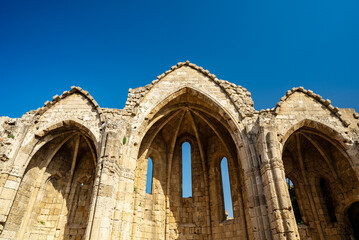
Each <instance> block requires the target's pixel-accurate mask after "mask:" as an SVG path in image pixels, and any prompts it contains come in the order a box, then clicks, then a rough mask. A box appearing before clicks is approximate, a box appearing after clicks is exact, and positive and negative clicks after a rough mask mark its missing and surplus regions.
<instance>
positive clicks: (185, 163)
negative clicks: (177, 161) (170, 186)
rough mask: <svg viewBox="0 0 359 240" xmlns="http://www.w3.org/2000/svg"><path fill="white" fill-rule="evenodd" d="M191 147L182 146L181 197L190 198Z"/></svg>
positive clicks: (187, 144) (185, 144)
mask: <svg viewBox="0 0 359 240" xmlns="http://www.w3.org/2000/svg"><path fill="white" fill-rule="evenodd" d="M191 168H192V167H191V145H190V144H189V143H188V142H184V143H183V144H182V197H184V198H186V197H192V169H191Z"/></svg>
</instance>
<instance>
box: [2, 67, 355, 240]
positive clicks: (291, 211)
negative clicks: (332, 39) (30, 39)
mask: <svg viewBox="0 0 359 240" xmlns="http://www.w3.org/2000/svg"><path fill="white" fill-rule="evenodd" d="M184 142H188V143H189V144H190V146H191V171H192V196H191V197H182V147H181V146H182V144H183V143H184ZM358 145H359V114H358V113H356V112H355V111H354V109H339V108H336V107H333V106H332V105H331V102H330V100H325V99H322V97H321V96H319V95H317V94H315V93H313V92H312V91H310V90H305V89H304V88H302V87H300V88H293V89H292V90H290V91H288V92H287V93H286V94H285V96H284V97H282V98H281V99H280V101H279V102H278V104H277V105H276V107H275V108H273V109H267V110H261V111H256V110H255V109H254V107H253V100H252V98H251V94H250V93H249V92H248V91H247V90H246V89H245V88H243V87H241V86H237V85H235V84H233V83H230V82H228V81H224V80H219V79H218V78H217V77H216V76H215V75H213V74H211V73H209V71H207V70H204V69H203V68H201V67H198V66H196V65H194V64H192V63H189V62H183V63H178V64H177V65H176V66H173V67H172V68H171V70H169V71H167V72H165V73H164V74H162V75H160V76H158V77H157V79H156V80H154V81H153V82H152V83H150V84H149V85H146V86H144V87H139V88H136V89H130V90H129V94H128V100H127V102H126V106H125V108H124V109H108V108H101V107H100V106H99V105H98V104H97V102H96V101H95V100H94V99H93V98H92V97H91V95H90V94H89V93H88V92H87V91H84V90H82V89H81V88H79V87H72V88H71V90H70V91H66V92H64V93H63V94H61V95H60V96H58V95H56V96H54V99H53V100H52V101H48V102H46V103H45V106H43V107H42V108H39V109H38V110H36V111H30V112H28V113H26V114H25V115H24V116H23V117H21V118H18V119H11V118H8V117H0V170H1V176H0V239H320V240H324V239H333V240H334V239H359V237H358V234H359V232H358V231H359V230H358V229H359V226H358V222H359V220H358V218H359V181H358V180H359V149H358ZM223 157H225V158H226V159H227V161H228V171H229V180H230V189H231V198H232V205H233V218H228V216H227V214H226V211H225V205H224V195H223V186H222V176H221V165H220V163H221V160H222V159H223ZM149 158H151V160H152V161H153V178H152V192H151V193H146V191H145V189H146V181H147V175H146V174H147V166H148V159H149Z"/></svg>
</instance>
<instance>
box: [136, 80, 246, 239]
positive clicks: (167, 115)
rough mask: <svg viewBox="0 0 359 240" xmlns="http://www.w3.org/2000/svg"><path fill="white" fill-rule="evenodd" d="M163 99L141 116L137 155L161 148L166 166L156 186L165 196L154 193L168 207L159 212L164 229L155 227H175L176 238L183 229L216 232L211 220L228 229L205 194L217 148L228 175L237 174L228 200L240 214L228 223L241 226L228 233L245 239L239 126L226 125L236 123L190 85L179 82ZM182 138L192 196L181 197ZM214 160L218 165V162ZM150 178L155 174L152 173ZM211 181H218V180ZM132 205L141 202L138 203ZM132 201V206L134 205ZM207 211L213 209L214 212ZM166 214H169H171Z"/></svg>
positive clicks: (205, 235) (207, 189)
mask: <svg viewBox="0 0 359 240" xmlns="http://www.w3.org/2000/svg"><path fill="white" fill-rule="evenodd" d="M168 99H169V100H168V101H167V100H165V101H162V102H161V103H160V104H159V105H157V106H156V107H155V108H153V109H152V110H151V111H150V116H148V117H147V118H146V119H148V121H147V123H146V125H144V128H142V127H141V128H140V131H141V132H142V133H143V137H142V139H141V141H140V142H141V144H140V146H139V154H138V157H139V159H145V158H146V156H147V154H148V153H149V152H150V151H151V149H157V150H160V152H162V153H161V154H162V156H163V157H162V158H163V159H164V162H162V163H161V164H162V165H163V166H162V169H163V167H164V168H165V169H166V171H165V181H161V185H162V187H161V188H162V189H165V191H164V196H158V195H157V196H156V193H154V194H153V198H155V197H158V198H161V199H163V200H164V201H163V202H162V203H158V205H160V206H161V207H162V208H164V209H165V208H169V209H170V212H168V213H166V211H164V213H166V214H165V215H164V216H162V217H163V218H165V229H164V231H163V230H162V229H161V227H160V226H158V227H156V229H155V231H156V232H164V234H165V235H166V234H171V232H170V231H169V230H166V229H173V228H175V229H177V233H176V234H177V235H176V236H177V237H185V235H186V234H187V233H188V232H191V231H199V232H198V234H200V236H203V237H205V238H207V237H213V236H215V235H212V233H211V229H212V228H213V225H216V226H218V227H220V228H223V229H227V230H228V231H229V229H232V228H231V227H230V226H228V225H223V224H222V223H221V222H222V221H223V218H222V219H219V218H220V217H219V216H218V215H217V210H216V209H215V208H216V206H215V205H212V203H211V202H212V201H216V200H215V199H211V200H210V198H215V197H214V196H213V195H212V194H209V192H210V191H211V190H210V188H212V187H214V186H210V184H209V177H210V174H209V171H212V170H211V169H209V167H210V166H212V165H213V163H212V162H213V161H218V160H217V159H215V157H214V156H215V155H216V152H220V153H221V154H223V155H225V156H228V159H230V161H231V166H232V167H233V168H232V169H231V171H233V173H232V174H231V175H233V176H236V177H233V179H231V184H232V183H233V188H232V189H233V194H232V195H233V196H235V197H234V199H233V202H234V203H233V204H234V205H235V210H236V211H237V212H236V213H235V215H237V216H239V218H238V220H237V221H233V222H231V223H228V224H230V225H234V226H237V227H236V228H237V229H238V228H240V229H242V228H243V229H242V230H241V231H236V232H235V233H234V232H233V233H232V234H234V236H236V234H240V235H242V236H243V237H245V238H247V234H246V231H247V230H246V229H245V228H244V226H245V221H246V217H245V212H246V210H245V209H244V204H243V202H242V200H241V198H242V194H243V192H242V191H241V190H238V189H240V187H239V186H240V185H241V184H240V182H239V181H240V178H238V177H237V175H238V174H239V172H240V171H241V169H242V167H241V162H240V157H239V152H238V149H239V145H240V144H237V142H239V141H241V140H240V138H238V137H239V136H238V133H239V132H238V130H229V129H231V128H232V129H233V128H235V125H236V124H235V122H234V121H233V120H232V119H231V117H230V115H229V114H228V113H226V111H225V110H224V109H223V108H221V107H220V106H219V105H218V104H217V103H216V102H214V101H213V100H211V98H209V97H208V96H206V95H205V94H202V93H200V92H198V91H197V90H194V89H192V88H189V87H184V88H183V89H180V90H178V91H177V92H175V94H174V95H169V97H168ZM142 129H143V131H142ZM234 139H236V140H234ZM186 141H187V142H189V143H190V144H191V158H192V159H191V161H192V171H193V172H192V174H193V176H192V178H193V179H196V181H194V182H192V189H193V193H192V194H193V197H192V198H182V193H181V192H182V189H181V188H180V186H181V177H180V175H181V169H182V167H181V164H180V163H181V149H182V143H183V142H186ZM162 146H164V148H162ZM216 149H217V151H216ZM139 161H141V160H139ZM218 163H219V165H218V166H220V161H218ZM139 170H140V168H139ZM219 170H220V168H219ZM218 176H219V178H218V177H217V179H219V180H220V174H219V175H218ZM154 178H157V176H155V173H154ZM216 184H220V185H221V180H220V181H218V182H216ZM231 187H232V186H231ZM137 188H141V186H136V189H137ZM221 195H223V193H221ZM139 201H141V194H139V193H138V194H137V196H136V202H137V203H138V202H139ZM142 201H145V202H146V201H147V200H146V198H145V199H144V200H142ZM136 205H137V206H142V203H141V204H139V203H138V204H136ZM136 205H135V211H136V210H137V209H136ZM200 206H201V207H200ZM158 207H159V206H157V208H158ZM154 208H156V206H154ZM212 212H215V216H213V217H212ZM223 212H224V211H223ZM169 216H173V217H171V218H170V217H169ZM134 221H135V222H134V227H133V228H134V229H135V228H136V224H135V223H138V222H141V221H142V222H143V221H144V220H141V219H135V220H134ZM195 226H201V229H203V230H199V229H198V227H197V228H196V227H195ZM196 229H197V230H196ZM133 234H134V235H135V236H138V237H139V236H141V234H142V233H141V232H139V231H138V232H136V231H134V233H133ZM136 234H137V235H136ZM154 234H155V233H154ZM243 234H244V235H243ZM238 236H239V235H238Z"/></svg>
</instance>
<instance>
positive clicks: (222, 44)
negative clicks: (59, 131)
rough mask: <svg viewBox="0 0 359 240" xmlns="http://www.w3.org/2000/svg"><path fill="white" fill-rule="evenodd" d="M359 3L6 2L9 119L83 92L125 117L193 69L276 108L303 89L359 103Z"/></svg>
mask: <svg viewBox="0 0 359 240" xmlns="http://www.w3.org/2000/svg"><path fill="white" fill-rule="evenodd" d="M358 12H359V1H357V0H352V1H334V0H325V1H324V0H322V1H313V0H301V1H299V0H295V1H294V0H289V1H288V0H279V1H225V0H224V1H210V0H206V1H196V0H195V1H193V0H191V1H76V0H75V1H16V0H13V1H1V3H0V34H1V35H0V36H1V37H0V81H1V94H0V116H4V115H5V116H10V117H21V116H22V114H24V113H25V112H27V111H29V110H32V109H37V108H38V107H41V106H42V105H43V103H44V102H45V101H47V100H51V99H52V96H53V95H56V94H61V93H62V92H63V91H65V90H69V89H70V86H72V85H76V86H81V87H82V88H83V89H85V90H88V91H89V92H90V94H91V95H92V96H93V97H94V98H95V99H96V101H97V102H98V103H99V105H100V106H101V107H111V108H123V107H124V104H125V101H126V98H127V91H128V88H136V87H139V86H144V85H146V84H148V83H150V82H151V81H152V80H153V79H155V78H156V76H157V75H160V74H161V73H163V72H164V71H166V70H168V69H169V68H170V67H171V66H172V65H175V64H176V63H177V62H179V61H186V60H189V61H191V62H193V63H195V64H197V65H199V66H203V67H204V68H205V69H208V70H210V71H211V72H212V73H214V74H216V75H217V76H218V77H219V78H221V79H225V80H229V81H231V82H234V83H236V84H239V85H242V86H243V87H246V88H247V89H248V90H249V91H250V92H251V93H252V96H253V99H254V103H255V108H256V109H257V110H260V109H263V108H272V107H274V106H275V104H276V103H277V102H278V101H279V99H280V98H281V97H282V96H283V95H284V94H285V92H286V91H287V90H288V89H291V88H292V87H297V86H304V87H305V88H307V89H312V90H313V91H314V92H316V93H318V94H320V95H322V96H323V97H324V98H329V99H331V100H332V103H333V105H334V106H338V107H351V108H356V110H357V111H358V110H359V108H358V103H359V14H358Z"/></svg>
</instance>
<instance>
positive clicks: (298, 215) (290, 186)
mask: <svg viewBox="0 0 359 240" xmlns="http://www.w3.org/2000/svg"><path fill="white" fill-rule="evenodd" d="M286 181H287V187H288V191H289V196H290V201H291V202H292V207H293V212H294V217H295V220H296V222H297V224H303V223H304V222H303V218H302V214H301V213H300V210H299V204H298V199H297V195H296V194H295V189H294V184H293V182H292V180H290V179H289V178H286Z"/></svg>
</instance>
